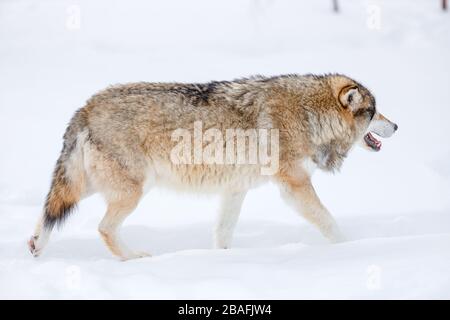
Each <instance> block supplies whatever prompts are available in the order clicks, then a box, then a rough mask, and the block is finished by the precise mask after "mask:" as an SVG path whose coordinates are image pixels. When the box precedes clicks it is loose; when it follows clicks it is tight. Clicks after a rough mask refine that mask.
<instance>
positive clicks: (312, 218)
mask: <svg viewBox="0 0 450 320" xmlns="http://www.w3.org/2000/svg"><path fill="white" fill-rule="evenodd" d="M280 182H281V192H282V195H283V198H284V199H285V200H286V202H287V203H289V204H290V205H292V206H293V207H294V208H295V209H296V210H297V211H298V212H299V213H300V214H301V215H302V216H303V217H304V218H305V219H306V220H308V221H309V222H311V223H312V224H314V225H315V226H316V227H317V228H318V229H319V230H320V232H321V233H322V234H323V235H324V236H325V237H326V238H328V239H329V240H330V241H331V242H332V243H336V242H342V241H344V240H345V238H344V236H343V235H342V233H341V231H340V230H339V227H338V225H337V223H336V221H335V220H334V218H333V217H332V216H331V214H330V213H329V212H328V210H327V209H326V208H325V207H324V206H323V205H322V203H321V202H320V200H319V198H318V196H317V194H316V192H315V191H314V188H313V186H312V184H311V180H310V178H309V177H307V176H304V177H302V178H298V177H292V176H289V175H283V176H281V177H280Z"/></svg>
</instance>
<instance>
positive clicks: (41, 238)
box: [28, 215, 51, 257]
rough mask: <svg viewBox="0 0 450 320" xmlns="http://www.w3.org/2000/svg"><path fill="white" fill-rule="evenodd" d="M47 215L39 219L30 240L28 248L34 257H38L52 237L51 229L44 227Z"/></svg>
mask: <svg viewBox="0 0 450 320" xmlns="http://www.w3.org/2000/svg"><path fill="white" fill-rule="evenodd" d="M44 219H45V216H44V215H42V218H41V219H40V220H39V221H38V223H37V225H36V228H35V230H34V233H33V235H32V236H31V238H30V240H28V249H29V250H30V252H31V254H32V255H33V256H34V257H38V256H39V255H40V254H41V252H42V250H43V249H44V247H45V246H46V245H47V243H48V240H49V238H50V234H51V229H49V228H45V227H44Z"/></svg>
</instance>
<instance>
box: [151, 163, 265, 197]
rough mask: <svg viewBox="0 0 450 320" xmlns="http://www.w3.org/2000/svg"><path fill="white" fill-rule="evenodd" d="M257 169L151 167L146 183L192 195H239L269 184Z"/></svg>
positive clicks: (218, 166)
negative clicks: (197, 193) (210, 193)
mask: <svg viewBox="0 0 450 320" xmlns="http://www.w3.org/2000/svg"><path fill="white" fill-rule="evenodd" d="M269 178H270V176H268V175H264V174H262V173H261V168H260V166H258V165H205V164H202V165H173V164H167V163H158V164H154V165H153V166H152V169H151V172H150V173H149V176H148V179H147V180H148V183H147V184H150V185H151V184H152V183H154V184H155V185H157V186H163V187H169V188H171V189H177V190H180V191H191V192H212V193H216V192H224V191H232V192H234V191H240V190H247V189H250V188H254V187H256V186H258V185H260V184H262V183H264V182H267V181H268V180H269Z"/></svg>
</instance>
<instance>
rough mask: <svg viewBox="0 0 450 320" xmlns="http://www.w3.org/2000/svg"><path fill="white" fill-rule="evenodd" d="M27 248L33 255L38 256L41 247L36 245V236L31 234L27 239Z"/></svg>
mask: <svg viewBox="0 0 450 320" xmlns="http://www.w3.org/2000/svg"><path fill="white" fill-rule="evenodd" d="M28 249H29V250H30V252H31V254H32V255H33V257H35V258H36V257H39V255H40V254H41V251H42V248H40V247H39V246H38V236H32V237H31V238H30V240H28Z"/></svg>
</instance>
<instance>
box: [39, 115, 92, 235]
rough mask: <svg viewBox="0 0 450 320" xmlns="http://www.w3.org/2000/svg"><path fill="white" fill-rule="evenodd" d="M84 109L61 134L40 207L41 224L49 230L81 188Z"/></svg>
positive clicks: (66, 212) (71, 205) (77, 197)
mask: <svg viewBox="0 0 450 320" xmlns="http://www.w3.org/2000/svg"><path fill="white" fill-rule="evenodd" d="M85 124H86V120H85V115H84V110H83V109H80V110H79V111H77V113H76V114H75V116H74V117H73V118H72V120H71V122H70V124H69V126H68V127H67V130H66V133H65V134H64V146H63V149H62V151H61V155H60V157H59V159H58V161H57V162H56V167H55V170H54V172H53V178H52V183H51V186H50V191H49V193H48V195H47V199H46V201H45V206H44V221H43V222H44V227H45V228H46V229H47V230H51V229H53V227H54V226H55V224H56V225H58V226H60V225H62V222H64V220H65V219H66V218H67V216H68V215H69V214H70V213H71V212H72V211H73V210H74V209H75V207H76V204H77V203H78V201H80V199H81V196H82V194H83V192H84V189H85V173H84V165H83V160H82V144H83V142H84V141H82V140H83V139H82V137H81V133H82V131H83V130H84V129H85V128H86V125H85Z"/></svg>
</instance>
